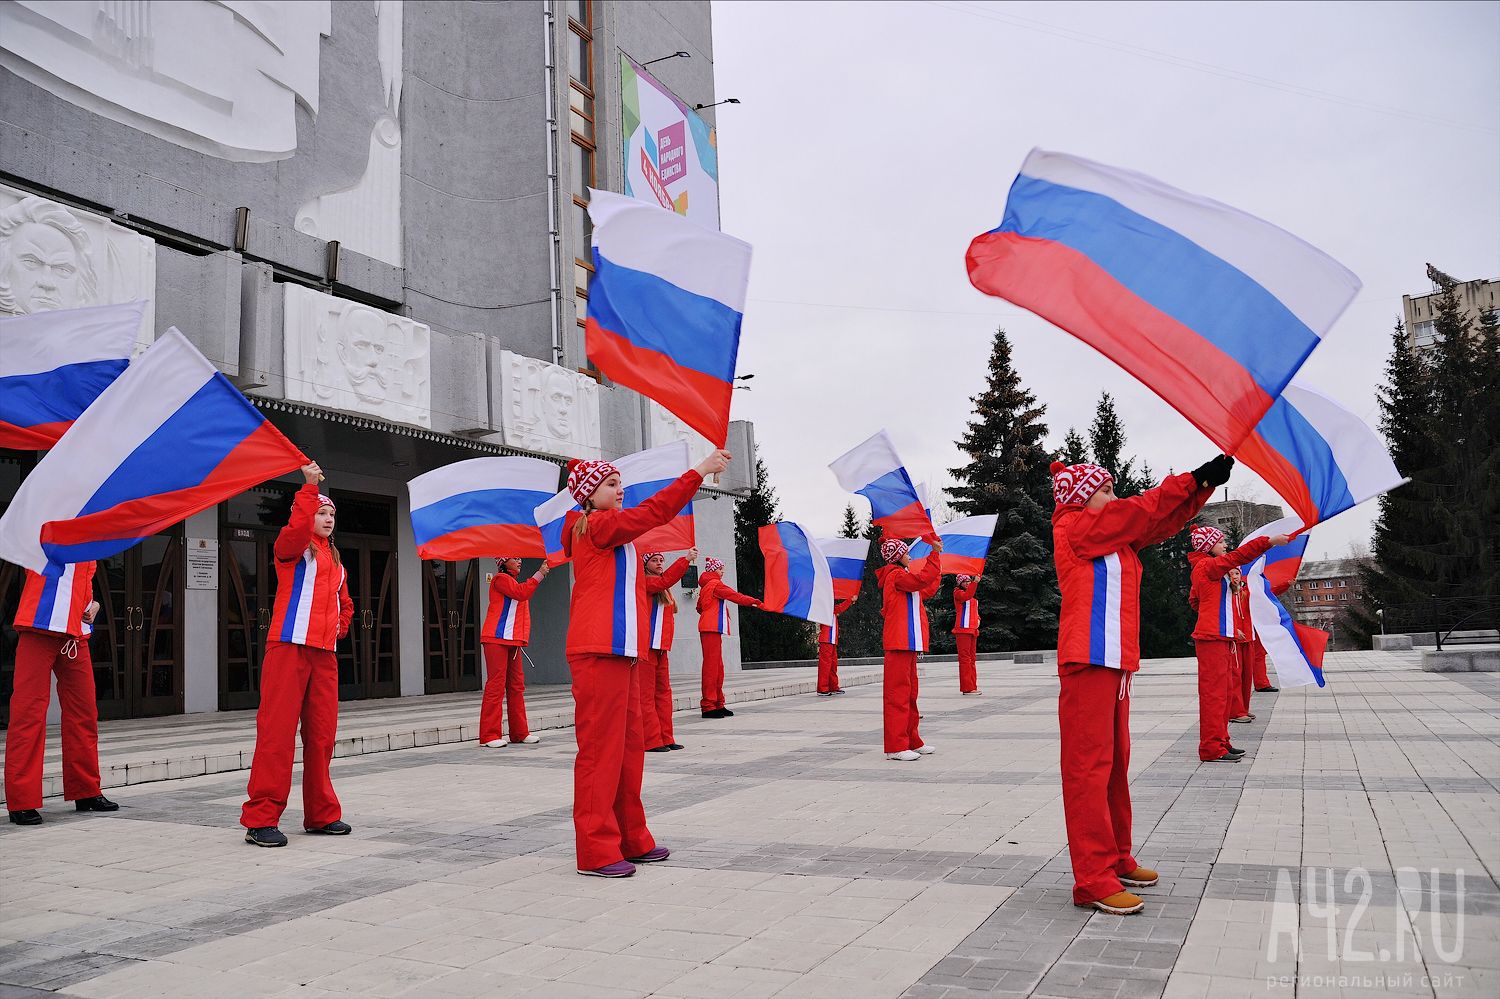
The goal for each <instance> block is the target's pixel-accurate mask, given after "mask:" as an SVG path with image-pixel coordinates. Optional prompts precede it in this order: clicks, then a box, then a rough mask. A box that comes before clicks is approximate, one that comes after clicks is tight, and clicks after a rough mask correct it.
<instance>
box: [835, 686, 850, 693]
mask: <svg viewBox="0 0 1500 999" xmlns="http://www.w3.org/2000/svg"><path fill="white" fill-rule="evenodd" d="M834 693H835V694H847V693H849V691H847V690H845V689H844V688H843V687H840V688H839V689H838V690H835V691H834Z"/></svg>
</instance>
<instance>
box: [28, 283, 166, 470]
mask: <svg viewBox="0 0 1500 999" xmlns="http://www.w3.org/2000/svg"><path fill="white" fill-rule="evenodd" d="M145 310H146V303H145V302H127V303H125V304H123V305H97V306H94V307H92V308H88V309H62V310H59V311H56V312H37V313H34V314H32V315H29V316H14V317H7V318H4V319H0V447H10V448H16V449H17V450H20V451H45V450H47V449H48V448H50V447H51V446H52V445H54V444H56V443H57V441H58V439H59V438H60V437H62V435H63V434H64V433H66V432H67V430H68V428H69V427H71V426H72V425H73V421H74V420H76V419H78V417H79V416H81V415H82V414H83V411H84V410H85V409H88V408H89V404H90V403H92V402H93V401H94V400H95V399H97V398H98V397H99V393H100V392H103V391H104V390H105V389H107V388H109V385H110V383H111V382H113V381H114V380H115V379H116V378H118V377H120V375H121V373H122V372H124V370H125V366H126V365H127V364H128V363H130V352H131V349H132V348H133V347H134V346H135V338H136V336H137V335H138V334H139V333H140V329H141V316H142V314H143V313H144V312H145Z"/></svg>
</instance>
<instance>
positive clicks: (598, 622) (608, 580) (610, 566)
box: [562, 469, 703, 659]
mask: <svg viewBox="0 0 1500 999" xmlns="http://www.w3.org/2000/svg"><path fill="white" fill-rule="evenodd" d="M702 481H703V476H702V475H699V474H698V471H697V469H689V470H688V471H686V472H684V473H683V474H682V476H681V477H680V478H678V479H677V481H675V482H673V483H672V484H671V485H669V486H667V487H666V488H665V489H663V490H661V491H660V492H658V493H657V494H656V495H655V496H652V497H651V498H650V499H648V500H647V501H646V502H644V503H642V504H641V505H640V506H636V507H631V508H630V509H629V510H595V511H594V512H592V513H590V514H589V517H588V530H587V531H586V532H585V533H584V534H582V535H580V536H577V537H575V536H574V534H573V529H574V527H575V525H577V523H578V519H579V518H580V517H582V516H583V514H582V513H581V512H579V511H577V510H573V511H571V512H570V513H569V514H568V515H567V517H566V519H564V521H563V534H562V544H563V552H564V553H565V554H566V555H568V556H569V557H570V558H572V560H573V598H572V603H571V605H570V609H569V612H568V643H567V654H568V655H581V654H593V655H602V656H625V657H627V658H629V659H639V658H640V657H641V656H643V655H645V654H646V653H647V652H648V651H650V648H651V641H650V639H651V633H650V632H649V631H648V630H647V622H648V621H649V617H648V611H649V608H648V607H647V598H646V571H645V569H644V568H642V566H641V557H640V555H639V554H638V553H637V552H636V550H635V545H633V544H632V543H631V542H633V541H634V540H635V539H636V538H638V537H640V536H641V535H642V534H645V533H646V532H647V531H649V530H651V529H652V528H653V527H660V526H661V525H663V524H665V523H668V522H669V521H671V519H672V518H673V517H675V516H677V512H678V511H679V510H681V509H682V508H683V507H685V506H687V504H688V501H690V500H691V499H692V498H693V494H694V493H696V492H697V491H698V486H699V484H700V483H702Z"/></svg>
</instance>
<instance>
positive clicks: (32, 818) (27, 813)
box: [10, 808, 42, 826]
mask: <svg viewBox="0 0 1500 999" xmlns="http://www.w3.org/2000/svg"><path fill="white" fill-rule="evenodd" d="M10 821H11V824H12V825H17V826H39V825H41V824H42V813H41V812H39V811H37V810H36V809H35V808H23V809H21V810H20V811H19V812H11V813H10Z"/></svg>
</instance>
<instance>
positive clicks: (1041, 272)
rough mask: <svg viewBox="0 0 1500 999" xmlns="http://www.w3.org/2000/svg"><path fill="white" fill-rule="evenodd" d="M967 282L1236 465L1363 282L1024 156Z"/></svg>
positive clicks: (1284, 242)
mask: <svg viewBox="0 0 1500 999" xmlns="http://www.w3.org/2000/svg"><path fill="white" fill-rule="evenodd" d="M967 262H968V268H969V280H970V281H971V282H973V284H974V287H976V288H978V289H979V290H980V291H982V292H984V293H985V294H988V295H996V296H998V297H1000V298H1004V299H1006V300H1007V301H1011V302H1014V303H1015V304H1017V305H1019V306H1021V307H1022V308H1025V309H1029V310H1031V311H1032V312H1034V313H1036V314H1037V315H1039V316H1041V317H1042V318H1043V319H1046V320H1047V321H1049V322H1051V323H1053V324H1055V325H1057V326H1060V327H1061V328H1063V329H1064V330H1066V331H1068V332H1069V333H1071V334H1073V335H1074V336H1076V337H1078V338H1079V339H1080V340H1082V341H1084V342H1085V343H1087V344H1089V345H1090V346H1092V347H1093V348H1094V349H1096V350H1098V351H1099V352H1100V353H1102V354H1104V355H1105V356H1106V357H1108V358H1110V359H1111V360H1112V361H1114V362H1115V363H1116V364H1118V365H1120V366H1121V367H1122V368H1124V369H1125V370H1126V371H1128V372H1130V373H1131V374H1132V375H1134V376H1135V377H1136V378H1138V379H1139V380H1140V381H1141V382H1142V383H1143V384H1145V385H1146V386H1147V387H1148V388H1150V389H1151V390H1152V391H1153V392H1155V393H1156V394H1157V395H1159V396H1161V397H1162V399H1163V400H1165V401H1166V402H1167V403H1168V404H1169V405H1171V406H1172V407H1173V408H1174V409H1176V410H1177V411H1178V412H1179V413H1181V414H1182V415H1183V416H1184V417H1186V418H1187V419H1188V421H1189V422H1191V423H1192V424H1193V425H1194V426H1195V427H1197V428H1198V429H1199V430H1201V431H1203V433H1204V434H1206V435H1207V436H1208V438H1209V439H1210V440H1212V441H1213V442H1214V443H1215V444H1218V445H1219V447H1221V448H1222V449H1223V450H1224V451H1225V453H1227V454H1235V453H1236V452H1237V451H1238V449H1239V446H1240V443H1241V442H1242V441H1244V440H1245V439H1246V438H1247V437H1249V436H1250V434H1251V433H1252V432H1253V431H1254V430H1255V425H1256V424H1257V423H1259V422H1260V420H1261V418H1262V417H1263V416H1264V415H1265V414H1266V411H1267V410H1269V409H1270V408H1271V404H1272V402H1273V401H1274V400H1275V399H1276V397H1277V396H1279V395H1281V392H1282V390H1283V389H1284V388H1286V385H1287V383H1288V382H1289V381H1291V378H1292V375H1293V374H1295V373H1296V371H1297V369H1298V368H1299V367H1301V366H1302V362H1303V361H1305V360H1306V359H1307V356H1308V354H1310V353H1312V351H1313V348H1314V347H1316V346H1317V345H1318V342H1319V339H1320V338H1321V337H1322V336H1323V335H1324V334H1325V333H1326V332H1327V331H1328V329H1329V328H1330V327H1331V326H1332V325H1333V323H1334V321H1335V320H1336V319H1338V317H1339V316H1340V315H1341V314H1342V313H1343V311H1344V309H1345V308H1346V307H1347V306H1348V305H1349V303H1350V302H1351V301H1353V299H1354V296H1355V294H1356V293H1357V292H1358V291H1359V288H1360V282H1359V279H1358V278H1356V277H1355V276H1354V275H1353V274H1352V273H1351V272H1350V271H1349V270H1348V269H1347V268H1345V267H1344V266H1343V265H1342V264H1340V263H1339V262H1338V261H1336V260H1334V259H1333V258H1331V257H1329V256H1328V255H1327V254H1325V253H1323V252H1322V251H1321V250H1318V249H1317V248H1315V247H1313V246H1310V245H1308V244H1307V243H1305V242H1303V241H1302V240H1300V239H1298V238H1297V237H1296V236H1293V235H1292V234H1291V233H1289V232H1286V231H1285V230H1283V229H1280V228H1277V227H1276V226H1274V225H1271V224H1270V223H1269V222H1265V221H1262V220H1261V219H1258V218H1256V217H1254V216H1253V215H1247V214H1246V213H1244V212H1242V211H1239V210H1237V209H1234V208H1230V207H1229V206H1228V205H1223V204H1220V203H1219V202H1217V201H1211V200H1209V199H1207V198H1202V197H1199V196H1197V195H1193V194H1188V193H1187V192H1185V191H1179V190H1177V189H1176V188H1173V187H1168V186H1167V185H1166V184H1163V183H1161V182H1160V181H1158V180H1154V179H1152V178H1150V177H1147V176H1145V175H1143V174H1139V173H1133V172H1130V171H1127V170H1120V169H1116V168H1114V167H1109V166H1104V165H1103V164H1099V163H1093V162H1090V161H1089V160H1084V159H1079V158H1077V157H1073V156H1066V155H1063V154H1061V153H1051V152H1046V151H1044V150H1040V149H1033V150H1032V151H1031V154H1030V155H1029V156H1027V157H1026V162H1025V163H1024V164H1023V165H1022V166H1021V172H1020V174H1019V175H1018V176H1017V177H1016V179H1015V182H1014V183H1013V184H1012V185H1011V189H1010V196H1009V197H1008V198H1007V199H1006V204H1005V219H1004V221H1003V222H1001V224H1000V226H999V228H997V229H994V230H991V231H990V232H987V233H984V234H982V235H980V236H978V237H976V238H975V239H974V241H973V242H972V243H971V244H970V245H969V251H968V255H967Z"/></svg>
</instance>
